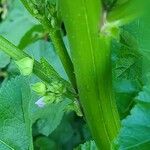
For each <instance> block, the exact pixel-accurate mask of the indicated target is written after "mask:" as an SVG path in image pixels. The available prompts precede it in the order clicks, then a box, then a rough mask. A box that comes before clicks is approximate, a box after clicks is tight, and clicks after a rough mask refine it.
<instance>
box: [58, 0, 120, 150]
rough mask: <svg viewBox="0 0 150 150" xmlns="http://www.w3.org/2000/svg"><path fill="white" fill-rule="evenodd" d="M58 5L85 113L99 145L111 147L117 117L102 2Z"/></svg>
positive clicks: (104, 148)
mask: <svg viewBox="0 0 150 150" xmlns="http://www.w3.org/2000/svg"><path fill="white" fill-rule="evenodd" d="M59 5H60V7H61V12H62V19H63V21H64V24H65V27H66V31H67V34H68V38H69V42H70V47H71V54H72V58H73V63H74V67H75V74H76V79H77V85H78V90H79V97H80V101H81V104H82V106H83V110H84V113H85V117H86V119H87V122H88V124H89V127H90V130H91V133H92V135H93V138H94V139H95V141H96V144H97V146H98V148H99V149H101V150H110V149H111V144H112V141H113V140H114V139H115V137H116V136H117V134H118V132H119V128H120V119H119V115H118V112H117V108H116V102H115V99H114V95H113V92H112V72H111V51H110V44H111V38H110V37H107V35H103V34H102V33H100V24H101V23H100V22H101V21H100V18H103V17H102V15H103V14H102V6H101V2H100V1H97V0H76V1H74V2H72V1H70V0H60V1H59Z"/></svg>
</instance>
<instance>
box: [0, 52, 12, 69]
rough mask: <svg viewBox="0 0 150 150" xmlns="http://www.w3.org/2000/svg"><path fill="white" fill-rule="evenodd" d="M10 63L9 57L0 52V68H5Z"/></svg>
mask: <svg viewBox="0 0 150 150" xmlns="http://www.w3.org/2000/svg"><path fill="white" fill-rule="evenodd" d="M9 63H10V57H9V56H8V55H6V54H5V53H4V52H2V51H0V68H4V67H6V66H7V65H8V64H9Z"/></svg>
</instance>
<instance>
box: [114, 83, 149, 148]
mask: <svg viewBox="0 0 150 150" xmlns="http://www.w3.org/2000/svg"><path fill="white" fill-rule="evenodd" d="M136 99H137V104H136V106H135V107H134V108H133V109H132V111H131V115H130V116H128V117H127V118H126V119H124V120H123V121H122V129H121V132H120V134H119V137H118V140H117V142H118V145H119V150H122V149H124V150H149V146H150V134H149V133H150V126H149V125H150V86H146V87H144V88H143V91H142V92H140V93H139V95H138V96H137V98H136Z"/></svg>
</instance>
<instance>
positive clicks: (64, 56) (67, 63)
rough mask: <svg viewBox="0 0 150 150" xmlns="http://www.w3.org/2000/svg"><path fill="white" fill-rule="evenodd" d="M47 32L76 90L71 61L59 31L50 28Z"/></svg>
mask: <svg viewBox="0 0 150 150" xmlns="http://www.w3.org/2000/svg"><path fill="white" fill-rule="evenodd" d="M49 34H50V37H51V41H52V43H53V45H54V47H55V49H56V53H57V54H58V56H59V58H60V60H61V62H62V64H63V67H64V69H65V71H66V73H67V75H68V78H69V80H70V82H71V83H72V86H73V87H74V89H75V90H76V91H77V85H76V79H75V74H74V67H73V63H72V61H71V59H70V56H69V54H68V52H67V49H66V47H65V45H64V42H63V40H62V36H61V32H60V30H55V29H50V32H49Z"/></svg>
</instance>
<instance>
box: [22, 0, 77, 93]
mask: <svg viewBox="0 0 150 150" xmlns="http://www.w3.org/2000/svg"><path fill="white" fill-rule="evenodd" d="M21 2H22V3H23V5H24V6H25V7H26V9H27V10H28V11H29V12H30V13H31V14H32V15H33V16H34V17H36V18H37V19H38V20H39V21H40V23H41V24H42V25H43V27H44V28H45V29H46V30H47V31H48V32H49V35H50V38H51V41H52V44H53V45H54V48H55V50H56V53H57V54H58V56H59V58H60V60H61V63H62V65H63V67H64V69H65V71H66V73H67V76H68V78H69V80H70V82H71V84H72V86H73V87H74V89H75V91H76V92H77V85H76V79H75V74H74V67H73V63H72V61H71V58H70V56H69V54H68V52H67V49H66V47H65V44H64V42H63V40H62V36H61V31H60V27H58V25H56V26H54V27H53V26H52V25H51V22H52V20H51V21H50V20H48V18H47V16H44V14H43V15H42V17H38V16H41V14H34V12H33V11H31V10H35V8H34V6H33V8H31V7H32V5H30V4H29V3H30V2H27V0H21ZM31 3H32V2H31ZM37 12H38V11H37ZM52 18H53V17H52ZM53 19H54V20H55V21H56V24H57V18H56V16H55V17H54V18H53Z"/></svg>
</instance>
